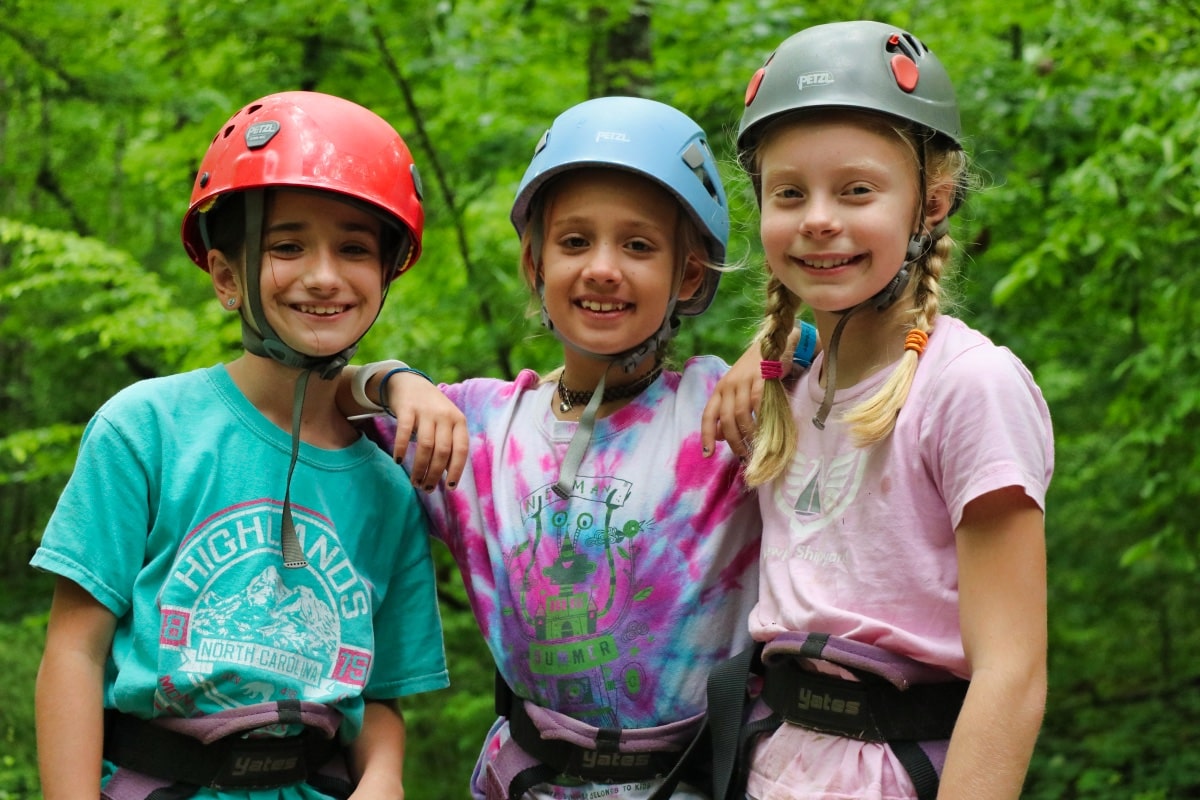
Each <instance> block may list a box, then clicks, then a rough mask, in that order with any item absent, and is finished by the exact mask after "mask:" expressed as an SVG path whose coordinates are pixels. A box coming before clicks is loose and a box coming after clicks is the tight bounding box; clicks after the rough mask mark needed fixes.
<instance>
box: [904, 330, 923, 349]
mask: <svg viewBox="0 0 1200 800" xmlns="http://www.w3.org/2000/svg"><path fill="white" fill-rule="evenodd" d="M928 343H929V334H928V333H926V332H925V331H923V330H921V329H919V328H913V329H912V330H911V331H909V332H908V336H905V337H904V349H905V350H912V351H914V352H915V353H916V354H917V355H921V353H924V352H925V345H926V344H928Z"/></svg>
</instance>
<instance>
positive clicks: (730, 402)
mask: <svg viewBox="0 0 1200 800" xmlns="http://www.w3.org/2000/svg"><path fill="white" fill-rule="evenodd" d="M802 339H803V342H801V340H802ZM819 348H820V342H819V341H818V339H817V329H816V328H814V327H813V326H812V325H811V324H810V323H808V322H799V323H797V325H796V327H795V328H794V329H793V330H792V332H791V334H789V336H788V352H794V353H795V354H796V355H795V356H794V359H793V360H791V361H788V360H785V361H784V362H783V365H782V366H783V370H784V372H783V380H787V379H788V378H789V377H794V376H796V375H799V374H800V373H801V372H803V371H804V370H805V369H808V366H809V365H810V364H812V360H813V357H814V355H815V354H816V352H817V350H818V349H819ZM761 364H762V353H761V351H760V348H759V344H758V342H757V341H754V342H751V343H750V346H749V347H748V348H747V349H746V352H744V353H742V355H741V356H740V357H739V358H738V360H737V361H735V362H734V364H733V366H732V367H730V368H729V372H727V373H725V375H724V376H722V378H721V380H719V381H717V385H716V386H715V387H714V388H713V393H712V396H711V397H709V398H708V403H707V404H705V406H704V415H703V418H702V419H701V423H700V438H701V444H702V446H703V448H704V455H705V456H706V457H707V456H710V455H712V453H713V448H714V447H715V446H716V443H717V442H718V441H721V440H724V441H725V442H728V443H729V449H730V450H732V451H733V454H734V455H735V456H737V457H738V458H740V459H742V460H743V461H744V460H746V459H748V458H749V457H750V444H751V442H752V441H753V440H754V431H755V430H756V429H757V427H758V424H757V423H756V422H755V419H754V415H755V414H757V413H758V407H759V404H760V403H761V402H762V392H763V377H762V367H761Z"/></svg>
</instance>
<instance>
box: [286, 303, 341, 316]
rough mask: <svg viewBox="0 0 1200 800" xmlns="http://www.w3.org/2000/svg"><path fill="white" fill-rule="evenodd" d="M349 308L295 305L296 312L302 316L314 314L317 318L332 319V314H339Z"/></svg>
mask: <svg viewBox="0 0 1200 800" xmlns="http://www.w3.org/2000/svg"><path fill="white" fill-rule="evenodd" d="M347 308H349V306H345V305H339V306H313V305H307V304H299V303H298V304H296V310H297V311H300V312H302V313H304V314H316V315H317V316H318V317H332V316H333V315H334V314H341V313H342V312H343V311H345V310H346V309H347Z"/></svg>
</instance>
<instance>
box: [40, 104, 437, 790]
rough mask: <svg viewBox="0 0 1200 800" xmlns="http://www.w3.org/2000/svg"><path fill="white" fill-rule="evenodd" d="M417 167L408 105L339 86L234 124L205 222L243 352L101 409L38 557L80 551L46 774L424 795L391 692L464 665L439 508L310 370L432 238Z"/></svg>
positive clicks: (71, 576)
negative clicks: (405, 782) (435, 521)
mask: <svg viewBox="0 0 1200 800" xmlns="http://www.w3.org/2000/svg"><path fill="white" fill-rule="evenodd" d="M415 175H416V173H415V168H414V165H413V162H412V158H411V156H410V155H409V151H408V148H407V147H406V146H405V144H404V142H403V141H402V140H401V138H400V137H399V136H398V135H397V134H396V132H395V131H394V130H393V129H392V128H391V126H390V125H388V123H387V122H385V121H384V120H383V119H381V118H380V117H378V116H376V115H375V114H373V113H372V112H370V111H368V110H367V109H365V108H362V107H361V106H358V105H356V104H354V103H351V102H348V101H346V100H342V99H340V98H336V97H330V96H328V95H322V94H317V93H309V92H285V93H282V94H276V95H271V96H269V97H264V98H262V99H260V100H257V101H255V102H254V103H251V104H250V105H248V106H246V107H245V108H244V109H242V110H240V111H238V112H237V113H236V114H234V116H233V117H232V118H231V119H230V120H229V122H228V123H226V125H225V126H223V127H222V128H221V130H220V132H219V133H218V134H217V136H216V137H215V138H214V139H213V141H212V145H211V146H210V148H209V150H208V153H207V154H206V155H205V157H204V160H203V162H202V163H201V165H200V170H199V172H198V174H197V178H196V183H195V186H194V189H193V192H192V199H191V204H190V206H189V208H188V211H187V214H186V216H185V218H184V222H183V241H184V245H185V247H186V249H187V251H188V254H189V255H190V256H191V258H192V260H193V261H195V262H196V264H197V265H199V266H200V267H201V268H203V269H205V270H206V271H208V272H209V274H210V276H211V278H212V282H213V286H214V288H215V290H216V293H217V296H218V298H220V300H221V304H222V306H223V307H225V308H226V309H229V310H237V311H239V313H240V314H241V317H242V332H243V342H244V345H245V352H244V353H242V355H241V356H240V357H239V358H237V359H235V360H234V361H232V362H230V363H229V364H227V365H217V366H215V367H211V368H209V369H204V370H199V371H196V372H190V373H186V374H181V375H173V376H170V377H165V378H158V379H154V380H147V381H143V382H141V383H138V384H135V385H133V386H131V387H129V388H127V389H125V390H123V391H122V392H120V393H118V394H117V395H116V396H115V397H113V398H112V399H111V400H110V401H109V402H108V403H106V404H105V405H104V407H103V408H101V409H100V410H99V411H98V412H97V414H96V415H95V417H94V418H93V419H92V420H91V422H90V423H89V425H88V427H87V430H86V431H85V433H84V437H83V441H82V444H81V447H80V452H79V458H78V461H77V464H76V467H75V471H74V473H73V475H72V477H71V480H70V482H69V483H68V485H67V487H66V489H65V491H64V492H63V495H62V497H61V499H60V501H59V503H58V506H57V508H56V509H55V512H54V514H53V516H52V518H51V520H50V523H49V526H48V527H47V529H46V532H45V535H44V537H43V540H42V543H41V546H40V547H39V548H38V550H37V552H36V553H35V555H34V557H33V564H34V566H37V567H40V568H43V569H46V570H49V571H51V572H54V573H56V574H57V575H58V576H59V578H58V582H57V585H56V589H55V593H54V599H53V602H52V606H51V611H50V622H49V629H48V631H47V639H46V650H45V655H44V658H43V660H42V666H41V670H40V672H39V675H38V683H37V739H38V757H39V765H40V770H41V780H42V790H43V793H44V794H45V797H46V798H47V800H57V798H77V797H95V796H96V795H97V791H98V790H100V791H101V793H102V796H103V797H105V798H109V799H110V800H137V799H138V798H145V797H147V796H149V795H153V796H159V795H162V796H167V795H169V796H171V797H179V798H184V797H197V798H227V797H228V798H248V797H263V796H267V795H264V794H262V793H261V792H257V790H259V789H264V788H270V789H271V791H270V793H269V796H270V797H272V798H279V799H280V800H284V799H288V798H295V799H297V800H299V799H300V798H308V799H310V800H315V799H316V798H325V797H346V796H347V795H348V794H350V792H351V791H352V790H354V792H355V794H354V796H355V797H362V798H365V797H402V796H403V786H402V777H403V775H402V761H403V756H404V736H405V729H404V721H403V718H402V717H401V716H400V714H399V710H398V709H397V708H395V707H394V699H395V698H398V697H400V696H402V695H406V694H412V693H414V692H422V691H428V690H430V689H438V688H441V687H444V686H446V685H447V683H448V681H447V675H446V667H445V663H444V657H443V653H442V639H441V624H440V621H439V617H438V612H437V601H436V597H435V593H434V579H433V569H432V564H431V561H430V554H429V545H428V538H427V531H426V528H425V524H424V521H423V518H422V514H421V510H420V506H419V504H418V502H417V500H416V497H415V492H414V491H413V489H412V487H411V486H410V485H409V484H408V483H407V482H406V481H405V480H404V479H403V475H402V474H401V473H400V472H399V471H398V470H396V468H395V465H394V464H392V463H391V461H390V459H388V458H387V457H386V456H385V455H384V454H382V453H380V452H379V450H378V448H376V447H375V446H374V445H373V444H372V443H371V442H369V441H367V440H366V439H364V438H363V437H362V436H361V435H360V434H359V432H358V431H356V430H355V429H354V428H353V427H352V426H351V425H350V424H349V423H347V421H346V420H345V418H344V417H342V416H341V415H339V414H338V413H337V408H336V406H335V404H334V389H335V384H334V382H333V381H332V380H315V381H309V376H310V375H311V374H312V373H313V372H316V373H317V374H318V375H319V376H320V378H332V377H334V376H335V375H337V373H338V372H339V371H340V370H341V367H342V366H343V365H344V364H345V363H346V359H347V358H349V356H350V354H351V353H353V351H354V348H355V347H356V345H357V342H358V341H359V339H360V338H361V337H362V336H363V335H364V334H365V333H366V332H367V330H368V328H370V326H371V324H372V323H373V322H374V320H375V318H376V316H377V315H378V314H379V310H380V307H381V306H382V303H383V299H384V296H385V295H386V293H387V287H388V285H389V283H390V282H391V281H392V279H394V278H395V277H396V276H397V275H398V274H399V273H401V272H403V271H404V270H405V269H406V268H408V267H409V266H411V265H412V263H413V262H414V261H415V260H416V258H417V255H418V253H419V252H420V242H421V230H422V225H423V219H424V215H423V211H422V208H421V203H420V198H419V196H418V193H417V188H416V183H415ZM289 431H290V432H291V433H290V435H289ZM379 627H383V628H386V629H389V630H391V631H393V633H392V634H390V635H388V636H383V637H381V636H378V635H377V631H376V629H377V628H379ZM396 631H403V635H400V634H396V633H394V632H396ZM346 764H348V766H349V769H350V780H347V776H346V774H345V773H346V771H345V765H346ZM355 784H357V789H354V786H355ZM101 787H103V788H102V789H101ZM201 787H204V788H201Z"/></svg>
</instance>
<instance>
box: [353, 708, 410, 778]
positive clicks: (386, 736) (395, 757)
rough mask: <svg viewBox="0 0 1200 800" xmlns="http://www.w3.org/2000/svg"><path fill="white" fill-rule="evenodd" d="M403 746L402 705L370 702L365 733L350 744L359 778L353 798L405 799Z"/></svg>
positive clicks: (365, 714)
mask: <svg viewBox="0 0 1200 800" xmlns="http://www.w3.org/2000/svg"><path fill="white" fill-rule="evenodd" d="M404 745H405V728H404V715H403V714H401V713H400V706H399V704H398V703H396V702H393V701H389V702H383V701H373V700H369V701H367V703H366V706H365V707H364V709H363V726H362V732H361V733H360V734H359V735H358V738H357V739H355V740H354V743H353V744H352V745H351V746H350V769H351V771H352V772H353V775H354V777H356V778H357V779H358V784H357V788H356V789H355V790H354V793H353V794H351V795H350V798H351V800H368V798H370V800H404V782H403V778H404Z"/></svg>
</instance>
